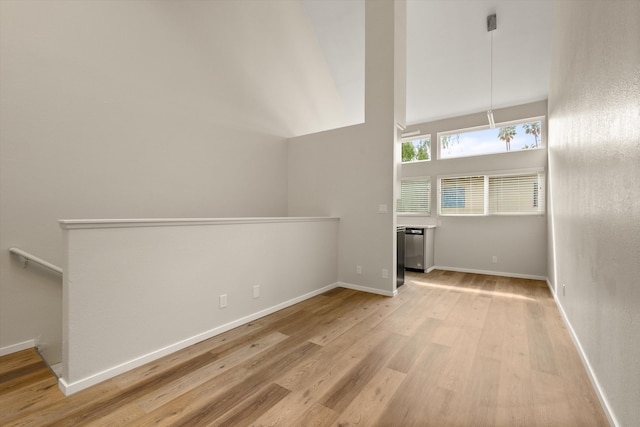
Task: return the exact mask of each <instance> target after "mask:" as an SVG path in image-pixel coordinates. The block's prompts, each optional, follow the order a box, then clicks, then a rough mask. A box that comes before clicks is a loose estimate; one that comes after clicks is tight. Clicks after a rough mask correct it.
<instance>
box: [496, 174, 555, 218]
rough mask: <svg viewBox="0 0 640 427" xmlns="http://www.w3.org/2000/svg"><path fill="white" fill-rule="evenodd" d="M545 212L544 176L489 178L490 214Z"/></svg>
mask: <svg viewBox="0 0 640 427" xmlns="http://www.w3.org/2000/svg"><path fill="white" fill-rule="evenodd" d="M543 212H544V176H543V175H542V174H528V175H515V176H490V177H489V214H527V213H528V214H537V213H543Z"/></svg>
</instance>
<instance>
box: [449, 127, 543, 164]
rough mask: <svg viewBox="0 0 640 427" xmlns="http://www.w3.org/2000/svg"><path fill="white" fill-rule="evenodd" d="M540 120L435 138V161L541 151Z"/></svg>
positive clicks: (475, 129)
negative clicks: (437, 143) (437, 159)
mask: <svg viewBox="0 0 640 427" xmlns="http://www.w3.org/2000/svg"><path fill="white" fill-rule="evenodd" d="M542 122H543V118H542V117H540V118H535V119H527V120H524V121H516V122H508V123H502V124H496V127H495V128H494V129H491V128H489V126H488V125H487V126H482V127H479V128H474V129H467V130H461V131H454V132H443V133H439V134H438V142H439V150H440V154H439V158H441V159H450V158H455V157H467V156H480V155H483V154H494V153H507V152H510V151H520V150H530V149H535V148H542Z"/></svg>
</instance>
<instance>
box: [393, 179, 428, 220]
mask: <svg viewBox="0 0 640 427" xmlns="http://www.w3.org/2000/svg"><path fill="white" fill-rule="evenodd" d="M398 213H401V214H419V215H430V214H431V179H430V178H411V179H403V180H402V184H401V189H400V200H398Z"/></svg>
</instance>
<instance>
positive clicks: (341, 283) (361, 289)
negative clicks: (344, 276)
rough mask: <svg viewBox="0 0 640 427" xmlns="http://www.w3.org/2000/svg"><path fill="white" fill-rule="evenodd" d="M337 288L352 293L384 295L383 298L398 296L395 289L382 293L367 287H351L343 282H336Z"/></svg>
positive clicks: (351, 285)
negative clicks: (345, 289)
mask: <svg viewBox="0 0 640 427" xmlns="http://www.w3.org/2000/svg"><path fill="white" fill-rule="evenodd" d="M338 286H340V287H341V288H347V289H353V290H354V291H362V292H369V293H370V294H378V295H384V296H385V297H395V296H396V295H398V290H397V289H395V290H394V291H393V292H389V291H383V290H381V289H376V288H369V287H367V286H360V285H353V284H351V283H345V282H338Z"/></svg>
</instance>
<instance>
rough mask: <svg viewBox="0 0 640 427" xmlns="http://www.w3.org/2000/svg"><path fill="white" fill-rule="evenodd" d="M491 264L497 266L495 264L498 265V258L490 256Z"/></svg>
mask: <svg viewBox="0 0 640 427" xmlns="http://www.w3.org/2000/svg"><path fill="white" fill-rule="evenodd" d="M491 262H492V263H493V264H497V263H498V257H497V256H495V255H494V256H492V257H491Z"/></svg>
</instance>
